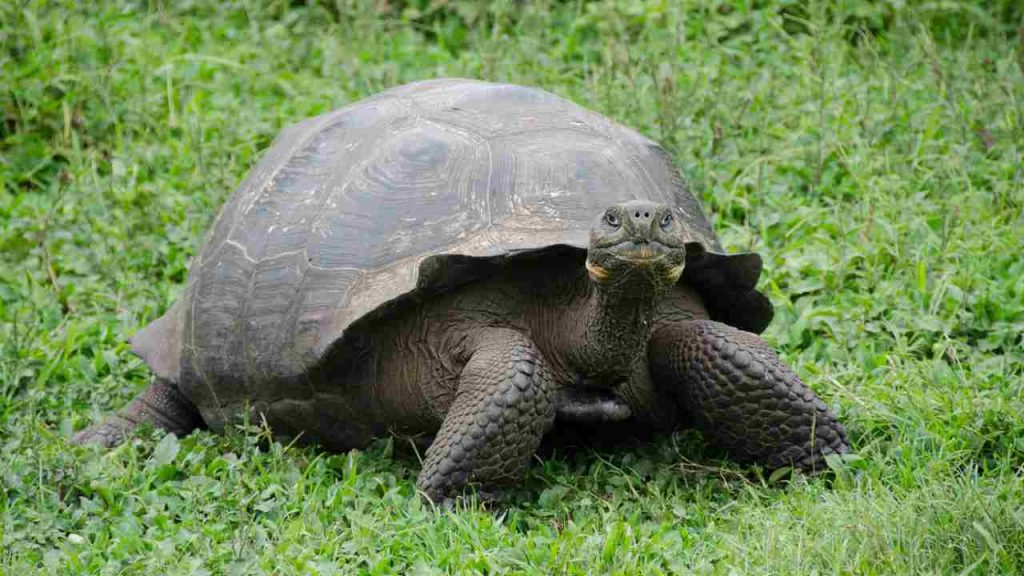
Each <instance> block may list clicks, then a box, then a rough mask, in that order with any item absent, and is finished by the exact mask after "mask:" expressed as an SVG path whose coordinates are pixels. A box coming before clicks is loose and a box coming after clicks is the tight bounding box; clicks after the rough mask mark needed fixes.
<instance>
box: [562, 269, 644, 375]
mask: <svg viewBox="0 0 1024 576" xmlns="http://www.w3.org/2000/svg"><path fill="white" fill-rule="evenodd" d="M644 284H646V283H645V282H643V281H642V280H640V279H639V278H638V279H636V280H635V281H633V282H629V283H628V284H627V283H617V284H616V285H599V284H595V283H591V287H592V288H591V290H590V294H589V297H588V298H587V300H586V302H585V305H584V310H583V313H582V314H580V315H579V316H578V320H577V321H578V329H577V330H578V336H579V337H578V338H577V339H575V340H574V341H575V342H577V343H578V345H579V349H578V350H577V353H576V354H574V356H575V357H576V361H577V363H578V364H577V365H578V366H579V368H580V370H581V373H583V374H588V375H592V376H593V379H594V380H595V383H596V384H598V385H610V386H615V385H618V384H620V383H621V378H622V377H623V376H625V375H626V374H629V373H630V372H632V369H633V366H634V364H635V362H637V361H638V360H639V359H640V358H642V357H645V356H646V351H647V341H648V340H649V338H650V334H651V326H652V324H653V320H654V308H655V306H656V305H657V300H658V295H659V290H657V288H656V287H655V286H653V285H644Z"/></svg>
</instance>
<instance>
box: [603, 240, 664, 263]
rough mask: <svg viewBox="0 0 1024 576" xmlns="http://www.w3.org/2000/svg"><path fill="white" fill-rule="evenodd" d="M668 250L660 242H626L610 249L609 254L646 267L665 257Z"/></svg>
mask: <svg viewBox="0 0 1024 576" xmlns="http://www.w3.org/2000/svg"><path fill="white" fill-rule="evenodd" d="M669 250H670V249H669V247H668V246H665V245H664V244H662V243H661V242H631V241H626V242H622V243H620V244H619V245H617V246H615V247H614V248H612V249H611V250H610V252H611V253H612V254H614V255H615V256H616V257H617V258H619V259H621V260H626V261H627V262H635V263H637V264H641V265H647V264H650V263H652V262H655V261H657V260H661V259H662V258H664V257H665V256H667V255H668V253H669Z"/></svg>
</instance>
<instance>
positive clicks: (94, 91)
mask: <svg viewBox="0 0 1024 576" xmlns="http://www.w3.org/2000/svg"><path fill="white" fill-rule="evenodd" d="M77 4H78V3H76V2H71V1H67V0H65V1H63V2H59V1H54V2H43V1H25V0H16V1H13V2H7V3H3V4H2V5H0V46H2V50H0V114H2V119H0V574H2V573H7V574H30V573H61V574H65V573H102V574H115V573H116V574H120V573H129V574H138V573H150V574H153V573H160V574H165V573H166V574H179V573H181V574H184V573H190V574H224V573H244V574H255V573H274V574H335V573H339V574H340V573H367V574H380V573H410V574H435V573H460V574H461V573H488V574H490V573H495V574H498V573H565V574H597V573H609V574H641V573H642V574H660V573H684V574H689V573H708V574H744V573H777V574H794V573H799V574H811V573H818V574H824V573H830V574H852V573H856V574H911V573H926V574H1011V573H1020V572H1022V571H1024V337H1022V333H1024V259H1022V258H1021V256H1020V251H1021V247H1022V246H1024V215H1022V208H1024V161H1022V147H1024V19H1022V18H1024V16H1022V12H1021V10H1020V8H1019V6H1018V5H1017V4H1016V3H1014V2H1012V1H1003V2H999V1H993V2H981V1H978V2H971V3H967V2H965V3H955V2H939V3H921V2H899V3H897V2H876V3H862V2H854V1H852V0H851V1H846V2H841V3H829V4H820V5H819V4H814V3H810V4H804V3H802V2H793V1H790V0H765V1H760V2H746V3H737V4H733V3H726V2H719V1H716V0H704V1H696V0H690V1H686V2H682V3H675V2H658V1H641V0H622V1H601V2H586V3H581V2H565V3H561V2H553V1H541V2H536V3H517V2H511V1H504V2H496V3H494V4H493V5H492V11H491V12H490V13H483V12H481V11H480V10H479V8H478V6H479V4H477V3H475V2H432V3H427V2H426V1H422V2H419V3H416V2H410V3H407V4H403V3H399V2H390V3H388V4H385V3H383V2H377V3H374V2H368V1H364V0H338V2H336V3H331V2H310V3H309V4H304V3H298V2H297V3H294V5H289V4H288V3H287V2H273V3H267V2H252V1H242V0H239V1H233V2H214V1H207V0H196V1H194V2H182V3H174V5H173V6H172V5H169V4H168V3H163V2H159V1H158V2H155V3H151V5H146V4H145V3H143V2H126V1H122V2H115V1H111V2H105V3H96V5H95V6H92V5H90V6H88V7H79V6H78V5H77ZM87 4H89V3H87ZM447 75H451V76H471V77H478V78H485V79H493V80H502V81H511V82H518V83H523V84H530V85H537V86H541V87H544V88H546V89H548V90H551V91H553V92H556V93H558V94H561V95H563V96H566V97H568V98H571V99H573V100H575V101H577V102H579V103H581V104H583V105H585V106H588V107H591V108H593V109H596V110H598V111H601V112H603V113H605V114H607V115H608V116H610V117H612V118H615V119H617V120H619V121H621V122H623V123H625V124H628V125H631V126H634V127H636V128H638V129H639V130H641V131H642V132H644V133H646V134H648V135H649V136H651V137H652V138H655V139H657V140H659V141H661V142H663V143H665V145H666V146H667V148H668V149H669V150H670V152H671V153H672V154H673V156H674V157H675V158H676V160H677V162H678V163H679V165H680V166H681V167H682V168H683V170H684V171H685V173H686V174H687V175H688V177H689V178H690V180H691V181H692V183H693V185H694V189H695V190H696V191H697V192H698V193H699V194H700V195H701V196H702V198H703V201H704V203H705V207H706V208H707V209H708V211H709V212H711V213H712V214H713V215H714V218H715V224H716V227H717V229H718V231H719V233H720V235H721V236H722V238H723V240H724V242H725V244H726V245H727V246H730V247H732V248H734V249H747V248H753V249H757V250H759V251H761V252H762V253H763V254H764V255H765V257H766V264H767V266H766V272H765V276H764V279H763V281H762V287H763V289H764V290H765V291H766V293H768V294H769V295H770V296H771V298H772V300H773V301H774V303H775V305H776V309H777V315H776V319H775V321H774V323H773V324H772V326H771V327H770V328H769V330H768V332H767V334H766V337H767V338H768V339H769V340H770V341H771V342H772V343H774V344H775V345H777V346H778V348H779V350H780V351H781V353H782V355H783V356H784V357H785V359H786V360H787V361H788V362H790V363H792V364H793V365H794V366H795V368H796V369H797V371H798V372H799V373H800V374H802V375H804V376H805V379H806V380H807V381H809V382H810V383H811V384H812V386H813V387H814V388H815V389H816V390H817V391H818V393H819V394H820V395H821V396H822V397H823V398H824V399H825V400H826V401H827V402H828V403H829V404H830V405H832V406H833V407H834V408H835V410H836V411H837V412H838V413H839V414H840V416H841V418H842V419H843V420H844V421H845V422H846V424H847V427H848V430H849V432H850V437H851V440H852V442H853V444H854V447H855V449H856V451H857V454H858V456H859V458H860V459H859V460H853V461H849V462H846V463H845V464H843V465H841V466H838V467H837V471H836V472H835V474H834V475H832V476H831V477H815V478H805V477H797V478H795V479H792V480H791V481H788V482H778V481H776V482H769V481H768V480H766V479H764V478H763V477H762V476H760V475H758V474H756V473H754V474H745V471H744V470H743V469H741V468H739V467H737V466H735V465H734V464H731V463H729V462H728V461H727V460H725V459H724V458H723V457H722V455H721V454H718V453H715V452H713V451H711V450H709V449H706V448H705V447H704V446H703V444H702V442H701V440H700V438H699V435H698V434H696V433H694V432H680V433H678V434H676V435H675V436H673V437H671V438H665V439H662V440H660V441H658V442H656V443H654V444H653V445H644V446H639V447H636V448H632V449H618V450H611V451H596V450H583V451H578V452H573V453H565V452H560V453H557V454H555V455H553V456H552V457H549V458H546V459H544V460H542V461H541V460H538V462H537V463H536V464H535V465H534V466H533V468H532V469H531V471H530V475H529V478H528V480H527V481H526V482H525V483H524V485H523V486H522V488H521V489H520V490H519V491H518V493H517V497H516V499H515V500H514V504H513V505H512V506H511V508H509V509H508V510H507V511H506V512H505V513H503V514H492V513H489V512H486V511H483V510H481V509H480V508H479V507H478V506H474V505H468V506H466V507H465V509H461V510H459V511H457V512H454V513H442V514H437V513H434V512H432V511H431V510H429V509H428V508H427V507H425V506H424V505H423V504H421V503H420V501H419V500H418V498H417V497H416V496H415V493H414V488H413V481H414V478H415V474H416V471H417V469H418V464H417V461H416V458H415V456H411V455H409V454H408V453H407V451H406V450H402V449H400V448H402V447H401V446H394V445H393V443H392V442H391V441H387V440H382V441H380V442H378V443H377V444H375V445H373V446H371V447H369V448H368V449H366V450H365V451H354V452H351V453H348V454H326V453H322V452H320V451H317V450H315V449H298V448H294V447H286V446H280V445H273V446H271V447H270V448H269V449H267V450H260V449H259V448H258V444H259V438H258V435H257V434H253V433H246V432H244V431H239V432H236V433H233V434H229V435H227V436H213V435H211V434H207V433H197V434H193V435H190V436H188V437H186V438H182V439H177V438H174V437H172V436H163V435H161V434H158V433H155V432H153V431H149V432H145V431H143V432H142V433H140V434H139V435H138V436H137V437H136V438H134V439H133V440H132V441H131V442H129V443H128V444H126V445H123V446H122V447H120V448H118V449H115V450H113V451H110V452H107V453H102V452H99V451H95V450H88V449H82V448H77V447H72V446H69V444H68V438H69V436H70V434H71V432H72V430H77V429H80V428H82V427H84V426H86V425H88V424H90V423H92V422H94V421H96V420H97V419H99V418H101V416H102V415H103V414H104V413H106V412H109V411H110V410H113V409H116V408H117V407H119V406H120V405H121V404H122V403H124V402H125V401H126V400H127V399H129V398H130V397H131V396H133V395H134V394H135V393H136V392H137V391H138V390H140V389H141V388H142V387H143V386H145V385H146V384H147V382H148V379H149V374H148V372H147V370H146V368H145V367H144V366H143V365H142V363H141V362H140V361H139V360H137V359H135V358H134V357H132V356H131V355H130V354H129V353H128V351H127V347H126V345H125V343H124V342H125V339H126V338H127V337H128V336H129V335H131V334H132V333H133V332H134V331H136V330H137V329H138V328H139V327H141V326H143V325H145V324H146V323H147V322H149V321H151V320H152V319H154V318H156V317H157V316H158V315H159V314H160V313H161V312H162V311H163V310H164V309H166V308H167V306H168V305H169V304H170V303H171V302H173V301H174V299H175V297H176V296H177V295H178V294H179V293H180V291H181V288H182V284H183V282H184V279H185V277H186V275H187V270H188V259H189V257H190V256H191V255H192V254H194V253H195V251H196V249H197V247H198V245H199V242H201V239H202V237H203V232H204V231H205V229H206V228H207V227H208V226H209V225H210V223H211V221H212V219H213V217H214V216H215V213H216V210H217V208H218V206H219V205H220V204H221V203H222V201H223V200H224V199H225V198H226V196H227V195H228V194H229V193H230V192H231V191H232V190H233V188H234V186H235V185H236V184H237V183H238V182H239V180H240V179H241V177H242V176H243V175H244V174H245V172H246V170H247V169H248V168H249V167H250V166H251V165H252V164H253V163H254V161H255V160H256V159H257V158H258V156H259V155H260V153H261V151H262V150H263V149H264V148H265V147H266V146H267V144H268V143H269V141H270V139H271V138H272V137H273V136H274V135H275V133H276V132H277V131H278V130H279V129H280V128H281V127H282V126H283V125H285V124H287V123H290V122H293V121H296V120H299V119H301V118H305V117H307V116H310V115H313V114H317V113H320V112H324V111H327V110H330V109H333V108H336V107H339V106H342V105H344V104H345V103H348V102H351V101H354V100H356V99H359V98H361V97H364V96H366V95H369V94H371V93H373V92H376V91H379V90H381V89H384V88H386V87H388V86H392V85H395V84H399V83H403V82H406V81H412V80H416V79H422V78H429V77H436V76H447ZM396 449H397V450H396Z"/></svg>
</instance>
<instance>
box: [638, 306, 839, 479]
mask: <svg viewBox="0 0 1024 576" xmlns="http://www.w3.org/2000/svg"><path fill="white" fill-rule="evenodd" d="M649 358H650V366H651V373H652V375H653V377H654V381H655V383H656V386H658V387H659V388H661V389H664V390H666V391H669V392H670V393H674V394H675V395H676V396H677V397H678V399H679V402H680V404H681V405H682V406H683V407H684V409H685V411H686V412H687V413H688V414H689V415H690V417H691V418H692V419H693V420H694V422H695V423H696V424H697V426H698V427H700V428H701V429H702V430H703V432H704V434H705V435H706V436H707V437H708V438H709V440H711V441H712V442H714V443H715V444H717V445H719V446H721V447H722V448H724V449H726V450H727V451H728V452H729V454H730V456H731V457H733V458H735V459H736V460H739V461H741V462H759V463H762V464H764V465H765V466H767V467H769V468H780V467H783V466H787V465H793V466H796V467H798V468H801V469H805V470H807V469H815V468H820V467H821V464H822V463H823V457H824V455H826V454H829V453H844V452H848V451H849V450H850V446H849V444H848V443H847V441H846V430H845V429H844V428H843V425H842V424H840V423H839V422H838V420H836V417H835V415H834V414H833V413H832V412H831V411H830V410H829V409H828V407H827V406H825V403H824V402H822V401H821V400H820V399H819V398H818V397H817V396H815V395H814V392H813V391H812V390H811V389H810V388H808V387H807V385H806V384H804V383H803V382H802V381H801V380H800V378H798V377H797V376H796V374H794V373H793V371H792V370H790V369H789V367H787V366H786V365H785V364H783V363H782V361H780V360H779V357H778V356H777V355H776V354H775V352H773V351H772V350H771V349H770V348H769V347H768V346H767V345H766V344H765V343H764V341H763V340H761V339H760V338H759V337H757V336H756V335H754V334H751V333H749V332H743V331H741V330H737V329H735V328H732V327H730V326H727V325H725V324H721V323H718V322H712V321H710V320H692V321H686V322H677V323H672V324H667V325H665V326H662V327H659V328H657V329H656V330H655V332H654V335H653V336H652V338H651V347H650V355H649Z"/></svg>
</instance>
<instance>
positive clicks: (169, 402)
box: [71, 378, 206, 448]
mask: <svg viewBox="0 0 1024 576" xmlns="http://www.w3.org/2000/svg"><path fill="white" fill-rule="evenodd" d="M144 422H148V423H150V424H152V425H153V426H156V427H157V428H161V429H163V430H166V431H167V432H173V433H174V434H177V435H178V436H184V435H186V434H188V433H189V432H191V431H193V430H195V429H196V428H205V427H206V424H205V422H203V418H202V416H200V415H199V409H198V408H196V406H195V404H192V402H191V401H190V400H189V399H188V398H186V397H185V395H184V394H182V393H181V391H180V390H178V387H177V386H176V385H174V384H173V383H172V382H169V381H167V380H164V379H161V378H156V379H154V380H153V383H152V384H151V385H150V386H149V388H146V389H145V390H143V391H142V393H141V394H139V395H138V396H136V397H135V399H134V400H132V401H131V402H129V403H128V404H127V405H125V407H124V408H121V409H120V410H118V411H117V413H116V414H113V415H111V416H109V417H107V418H106V419H105V420H103V422H100V423H99V424H94V425H92V426H90V427H88V428H86V429H85V430H82V431H81V432H79V433H77V434H75V436H74V437H73V438H72V439H71V442H72V443H74V444H100V445H102V446H105V447H107V448H110V447H113V446H116V445H118V444H120V443H121V442H123V441H124V440H125V438H127V437H128V435H129V434H130V433H131V431H132V430H134V429H135V427H136V426H138V425H139V424H142V423H144Z"/></svg>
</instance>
